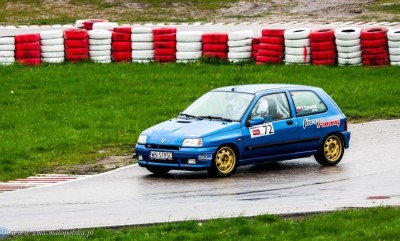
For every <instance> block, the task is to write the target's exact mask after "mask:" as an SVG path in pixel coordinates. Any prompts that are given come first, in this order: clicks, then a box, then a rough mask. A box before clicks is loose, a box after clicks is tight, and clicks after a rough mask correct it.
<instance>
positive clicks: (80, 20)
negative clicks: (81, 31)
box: [75, 19, 86, 28]
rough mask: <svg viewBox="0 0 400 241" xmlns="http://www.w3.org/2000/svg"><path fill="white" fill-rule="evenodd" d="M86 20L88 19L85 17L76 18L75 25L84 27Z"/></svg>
mask: <svg viewBox="0 0 400 241" xmlns="http://www.w3.org/2000/svg"><path fill="white" fill-rule="evenodd" d="M85 21H86V20H84V19H79V20H76V21H75V27H76V28H83V27H84V25H83V23H84V22H85Z"/></svg>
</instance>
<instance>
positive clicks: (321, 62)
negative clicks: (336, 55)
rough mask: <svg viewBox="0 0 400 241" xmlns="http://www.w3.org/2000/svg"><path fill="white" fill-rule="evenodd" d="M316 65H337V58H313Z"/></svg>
mask: <svg viewBox="0 0 400 241" xmlns="http://www.w3.org/2000/svg"><path fill="white" fill-rule="evenodd" d="M312 63H313V64H314V65H335V64H336V59H328V60H312Z"/></svg>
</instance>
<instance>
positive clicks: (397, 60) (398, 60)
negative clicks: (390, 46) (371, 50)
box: [389, 55, 400, 62]
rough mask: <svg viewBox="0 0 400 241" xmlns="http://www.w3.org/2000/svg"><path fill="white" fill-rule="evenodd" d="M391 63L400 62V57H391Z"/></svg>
mask: <svg viewBox="0 0 400 241" xmlns="http://www.w3.org/2000/svg"><path fill="white" fill-rule="evenodd" d="M389 58H390V62H400V55H389Z"/></svg>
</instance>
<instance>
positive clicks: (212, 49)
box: [201, 33, 228, 59]
mask: <svg viewBox="0 0 400 241" xmlns="http://www.w3.org/2000/svg"><path fill="white" fill-rule="evenodd" d="M201 40H202V42H203V52H202V56H203V57H204V58H218V59H227V58H228V34H227V33H205V34H203V36H202V37H201Z"/></svg>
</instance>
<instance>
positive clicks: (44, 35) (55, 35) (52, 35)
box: [39, 30, 64, 40]
mask: <svg viewBox="0 0 400 241" xmlns="http://www.w3.org/2000/svg"><path fill="white" fill-rule="evenodd" d="M39 34H40V39H41V40H48V39H59V38H64V33H63V31H62V30H49V31H41V32H40V33H39Z"/></svg>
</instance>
